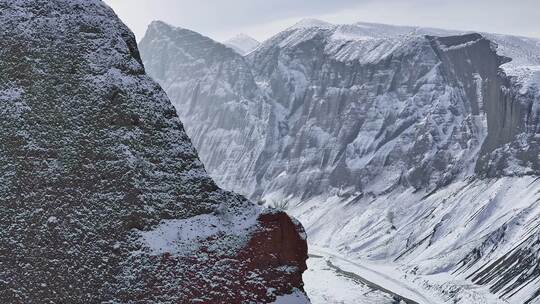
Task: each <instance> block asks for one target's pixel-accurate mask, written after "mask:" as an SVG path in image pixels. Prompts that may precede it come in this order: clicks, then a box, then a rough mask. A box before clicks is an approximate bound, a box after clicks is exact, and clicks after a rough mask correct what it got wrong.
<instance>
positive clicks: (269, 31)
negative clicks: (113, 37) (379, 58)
mask: <svg viewBox="0 0 540 304" xmlns="http://www.w3.org/2000/svg"><path fill="white" fill-rule="evenodd" d="M105 2H107V3H108V4H109V5H111V6H112V7H113V8H114V10H115V11H116V13H117V14H118V15H119V16H120V18H122V20H123V21H124V22H125V23H126V24H127V25H128V26H129V27H130V28H131V29H132V30H133V31H134V32H135V34H136V35H137V39H138V40H140V39H141V38H142V36H143V35H144V32H145V31H146V27H147V26H148V24H149V23H150V22H151V21H152V20H162V21H165V22H167V23H170V24H172V25H175V26H180V27H184V28H188V29H191V30H195V31H197V32H199V33H201V34H204V35H207V36H209V37H212V38H214V39H216V40H220V41H223V40H225V39H227V38H229V37H231V36H234V35H235V34H237V33H246V34H248V35H251V36H253V37H254V38H257V39H259V40H264V39H266V38H269V37H270V36H272V35H274V34H275V33H277V32H279V31H281V30H283V29H285V28H286V27H288V26H291V25H293V24H294V23H296V22H297V21H299V20H300V19H302V18H318V19H322V20H325V21H328V22H332V23H353V22H358V21H365V22H379V23H388V24H402V25H419V26H431V27H440V28H447V29H458V30H474V31H484V32H495V33H505V34H516V35H522V36H532V37H539V38H540V0H105Z"/></svg>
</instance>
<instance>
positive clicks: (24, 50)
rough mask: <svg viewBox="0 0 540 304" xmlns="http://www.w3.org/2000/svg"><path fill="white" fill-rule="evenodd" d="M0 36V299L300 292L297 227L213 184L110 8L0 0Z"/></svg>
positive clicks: (246, 297)
mask: <svg viewBox="0 0 540 304" xmlns="http://www.w3.org/2000/svg"><path fill="white" fill-rule="evenodd" d="M0 27H1V28H2V31H1V32H0V71H1V73H0V117H1V119H0V206H1V208H0V299H1V302H3V303H98V302H99V303H101V302H107V303H113V302H114V303H157V302H160V301H161V302H169V303H171V302H173V303H187V302H190V301H196V300H197V298H196V297H199V296H200V298H199V299H198V301H199V302H201V303H221V302H222V299H223V298H224V297H225V298H227V299H229V300H230V301H228V303H240V302H245V301H251V302H258V303H266V302H271V301H272V300H273V299H275V297H276V296H277V295H280V294H287V293H291V292H293V291H295V290H301V289H302V282H301V279H300V277H301V273H302V271H303V270H304V269H305V266H304V265H305V259H306V257H307V256H306V254H305V246H306V243H305V240H302V239H300V237H299V235H300V234H301V233H303V230H302V229H301V228H300V227H299V226H298V227H296V226H295V228H297V229H294V228H291V227H292V226H291V224H290V223H288V222H287V221H286V220H283V218H286V215H271V214H268V213H264V212H262V211H261V210H260V209H259V208H258V207H255V206H254V205H253V204H252V203H251V202H249V201H247V200H246V199H244V198H243V197H241V196H239V195H236V194H233V193H230V192H226V191H223V190H221V189H219V188H218V187H217V186H216V184H215V183H214V182H213V180H212V179H211V178H210V177H209V176H208V175H207V174H206V172H205V170H204V167H203V165H202V163H201V162H200V161H199V159H198V156H197V153H196V151H195V149H194V148H193V146H192V144H191V141H190V139H189V138H188V136H187V135H186V133H185V132H184V128H183V125H182V123H181V122H180V120H179V119H178V116H177V114H176V111H175V109H174V107H173V106H172V105H171V103H170V101H169V100H168V98H167V96H166V95H165V92H164V91H163V90H162V89H161V88H160V86H159V85H158V84H156V83H155V82H154V81H153V80H151V79H150V77H148V76H147V75H146V74H145V70H144V67H143V65H142V63H141V59H140V57H139V52H138V50H137V46H136V42H135V38H134V36H133V34H132V33H131V32H130V31H129V30H128V28H127V27H126V26H124V25H123V24H122V23H121V21H120V20H119V19H118V18H117V17H116V15H115V14H114V12H113V11H112V10H111V9H110V8H109V7H107V6H106V5H105V4H104V3H103V2H102V1H98V0H85V1H82V0H32V1H17V0H0ZM230 52H231V56H232V54H233V51H230ZM274 222H276V223H274ZM188 224H189V225H188ZM171 225H172V226H171ZM174 225H177V226H174ZM161 227H173V228H174V227H176V228H178V229H176V230H175V229H172V230H167V231H168V232H169V233H168V234H160V233H159V232H162V230H160V228H161ZM181 229H184V230H181ZM190 231H194V232H191V234H190V233H189V232H190ZM282 231H286V232H287V233H291V234H292V235H287V236H285V237H283V236H281V238H279V239H277V240H276V235H278V234H279V235H280V233H281V232H282ZM263 240H264V241H269V242H270V243H271V244H275V243H276V242H277V244H279V246H277V247H276V246H274V247H261V246H257V247H253V245H252V244H254V243H264V242H263ZM156 244H157V245H156ZM162 244H166V245H167V244H168V245H170V246H172V247H170V248H169V249H167V248H164V246H161V245H162ZM171 244H184V245H182V246H180V247H178V246H177V247H174V246H173V245H171ZM188 245H189V246H188ZM266 248H267V249H268V250H269V251H265V249H266ZM291 248H299V249H298V250H299V251H298V253H299V254H298V255H295V256H290V255H289V254H290V250H291ZM251 253H253V254H254V256H256V257H257V258H258V259H260V260H262V261H264V260H265V259H269V261H268V262H267V263H266V264H265V263H263V262H260V263H254V262H252V261H251V260H250V259H251V257H248V256H249V255H250V254H251ZM255 254H256V255H255ZM276 255H278V256H280V257H281V256H284V257H286V259H276V260H272V257H274V256H276ZM263 266H264V267H263ZM246 274H249V276H248V277H246ZM248 278H251V279H250V280H249V279H248ZM190 280H192V281H190ZM272 288H273V289H272ZM263 289H265V290H264V292H263V291H262V290H263ZM267 289H272V290H274V291H275V292H274V293H268V292H267ZM201 293H204V294H201Z"/></svg>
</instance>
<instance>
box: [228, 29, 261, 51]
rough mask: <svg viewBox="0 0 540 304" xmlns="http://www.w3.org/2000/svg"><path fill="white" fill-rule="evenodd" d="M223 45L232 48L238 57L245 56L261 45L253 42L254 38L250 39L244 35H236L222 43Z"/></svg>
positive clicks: (255, 41)
mask: <svg viewBox="0 0 540 304" xmlns="http://www.w3.org/2000/svg"><path fill="white" fill-rule="evenodd" d="M223 44H225V45H226V46H228V47H231V48H233V49H234V50H235V51H237V52H238V53H239V54H240V55H247V54H249V53H251V52H253V51H254V50H255V49H256V48H258V47H259V45H261V43H260V42H259V41H257V40H255V38H252V37H250V36H248V35H246V34H238V35H236V36H234V37H232V38H230V39H228V40H226V41H224V42H223Z"/></svg>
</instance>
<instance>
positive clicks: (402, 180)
mask: <svg viewBox="0 0 540 304" xmlns="http://www.w3.org/2000/svg"><path fill="white" fill-rule="evenodd" d="M140 47H141V51H142V55H143V56H142V57H143V60H144V61H145V62H146V66H147V67H148V69H149V73H150V75H152V76H153V77H155V78H156V80H157V81H158V82H160V83H161V84H162V85H163V86H164V88H165V89H166V91H167V93H168V94H169V96H170V97H171V98H172V100H173V103H174V104H175V106H176V108H177V111H178V113H179V115H180V117H181V118H182V119H183V120H184V121H185V122H186V125H187V132H188V134H190V135H191V136H192V138H193V139H194V143H195V146H196V147H197V149H198V150H199V151H200V153H201V158H202V160H203V162H204V163H205V164H206V166H207V168H208V170H209V172H210V173H211V175H212V176H214V177H215V179H216V181H217V182H218V184H219V185H222V186H223V187H225V188H227V189H234V190H236V191H239V192H241V193H243V194H246V195H248V196H250V197H252V198H254V199H264V200H266V201H267V203H270V204H271V203H273V202H277V203H283V204H288V206H289V208H290V209H289V210H290V211H291V212H293V213H294V214H296V215H298V216H299V217H300V218H301V219H302V221H303V222H304V223H305V224H306V226H307V230H308V234H309V235H310V240H311V241H312V242H313V243H314V244H317V245H320V246H326V247H330V248H334V249H338V250H340V251H342V252H344V253H347V254H350V255H352V256H354V257H358V258H367V259H375V260H383V261H385V262H387V263H390V262H391V263H397V265H399V266H397V267H400V268H403V269H406V271H407V272H408V274H409V276H411V275H413V276H415V275H418V276H420V277H419V278H418V280H416V281H417V282H418V281H422V282H423V281H424V280H426V282H424V283H422V285H425V286H430V288H431V289H433V290H438V291H442V293H443V294H445V295H444V297H448V298H447V299H446V300H451V299H452V300H458V301H461V302H463V303H466V302H467V301H469V302H473V303H477V302H475V301H477V300H478V299H479V297H477V296H476V295H471V294H474V293H475V292H477V291H467V290H465V289H466V288H463V287H462V285H459V284H458V285H459V286H458V287H456V286H457V285H456V286H454V287H455V288H454V287H450V286H449V285H451V284H452V283H448V284H446V285H444V286H440V285H438V283H434V282H433V281H430V280H429V279H426V278H429V275H435V274H440V273H445V274H449V282H450V281H452V280H454V279H455V278H458V279H463V280H467V278H469V279H470V280H473V281H474V282H477V283H479V284H485V285H488V286H490V288H491V291H492V292H494V293H497V294H498V295H499V296H501V297H503V298H507V299H509V300H510V301H511V302H515V303H520V302H521V301H527V300H530V299H534V298H535V296H536V295H535V291H536V290H538V288H539V286H538V284H530V279H531V278H533V277H534V275H532V276H531V275H530V274H531V273H535V270H534V269H536V267H537V265H539V264H540V263H539V260H538V259H537V258H534V257H533V256H532V255H531V254H532V252H533V251H534V249H532V248H535V246H536V245H535V244H536V243H535V241H533V240H535V239H537V235H538V231H537V229H535V228H534V227H537V226H536V225H537V224H538V218H539V216H538V215H539V214H540V213H539V210H537V204H538V199H540V197H539V195H540V192H539V191H538V189H539V187H540V186H539V184H538V182H539V180H538V179H537V176H538V175H540V167H539V165H540V150H539V147H540V146H539V142H538V140H539V135H538V134H539V128H540V120H539V119H540V118H539V117H540V97H539V96H540V94H539V88H540V81H538V79H540V78H539V75H540V74H539V71H540V68H538V67H540V55H539V54H540V41H538V40H535V39H529V38H523V37H511V36H502V35H493V34H475V33H457V32H455V31H445V30H437V29H424V28H414V27H395V26H388V25H377V24H368V23H359V24H352V25H332V24H328V23H324V22H320V21H313V20H310V21H304V22H301V23H299V24H297V25H296V26H294V27H292V28H290V29H288V30H286V31H284V32H282V33H279V34H277V35H276V36H274V37H273V38H271V39H269V40H268V41H266V42H264V43H263V44H262V45H261V46H260V47H259V48H258V49H257V50H255V51H254V52H252V53H250V54H249V55H248V56H247V57H242V56H239V55H236V54H231V52H230V51H229V50H228V49H227V48H225V47H224V46H222V45H220V44H217V43H215V42H213V41H211V40H209V39H208V38H206V37H204V36H202V35H199V34H196V33H193V32H191V31H188V30H184V29H176V28H173V27H171V26H168V25H166V24H164V23H160V22H156V23H154V24H152V25H151V26H150V28H149V30H148V33H147V35H146V36H145V38H144V39H143V40H142V41H141V44H140ZM209 54H214V56H209ZM216 58H219V60H217V59H216ZM516 252H519V254H518V253H516ZM501 261H509V262H504V263H503V262H501ZM516 261H518V262H519V263H521V264H520V265H523V266H522V267H521V268H520V269H519V270H517V269H516V270H515V271H504V272H503V271H498V270H497V269H501V267H505V265H506V266H507V265H509V264H508V263H512V262H516ZM423 275H426V277H423ZM450 278H451V279H450ZM518 278H520V279H518ZM463 284H466V283H463ZM449 289H452V290H459V292H456V293H454V294H449V293H448V292H446V291H445V290H449ZM503 290H504V291H503ZM457 293H459V294H461V295H460V296H456V294H457Z"/></svg>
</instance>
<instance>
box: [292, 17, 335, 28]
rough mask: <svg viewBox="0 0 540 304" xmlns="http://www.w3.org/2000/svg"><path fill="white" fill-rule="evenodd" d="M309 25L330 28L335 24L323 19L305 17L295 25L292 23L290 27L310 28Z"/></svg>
mask: <svg viewBox="0 0 540 304" xmlns="http://www.w3.org/2000/svg"><path fill="white" fill-rule="evenodd" d="M311 27H318V28H323V29H330V28H333V27H335V25H334V24H332V23H329V22H326V21H323V20H319V19H314V18H305V19H302V20H300V21H299V22H297V23H296V24H295V25H293V26H292V27H291V29H299V28H311Z"/></svg>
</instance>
